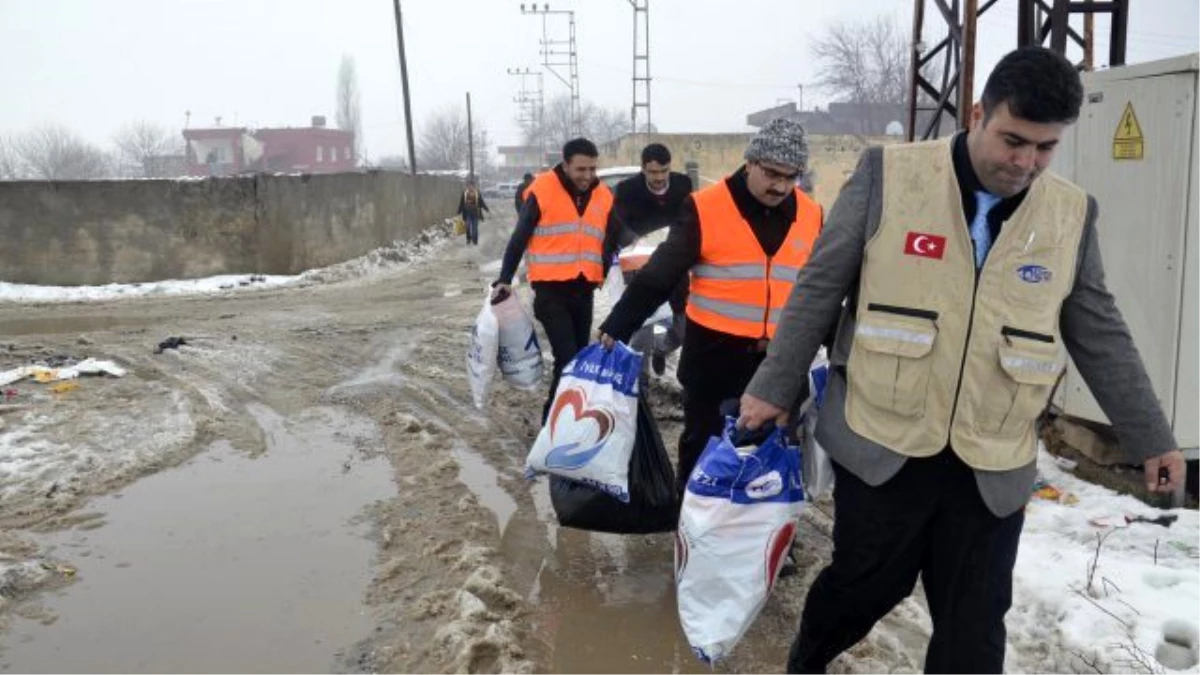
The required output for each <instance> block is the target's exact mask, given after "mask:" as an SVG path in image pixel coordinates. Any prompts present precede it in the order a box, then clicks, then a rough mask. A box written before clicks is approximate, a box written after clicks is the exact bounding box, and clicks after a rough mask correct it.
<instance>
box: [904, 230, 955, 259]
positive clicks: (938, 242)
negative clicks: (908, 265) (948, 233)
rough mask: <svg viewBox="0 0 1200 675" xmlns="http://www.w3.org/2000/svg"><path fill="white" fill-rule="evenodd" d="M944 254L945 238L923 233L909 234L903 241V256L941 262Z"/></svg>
mask: <svg viewBox="0 0 1200 675" xmlns="http://www.w3.org/2000/svg"><path fill="white" fill-rule="evenodd" d="M945 253H946V238H945V237H939V236H937V235H936V234H925V233H924V232H909V233H908V237H906V238H905V240H904V255H915V256H920V257H922V258H933V259H934V260H941V259H942V256H943V255H945Z"/></svg>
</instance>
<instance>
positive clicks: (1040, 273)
mask: <svg viewBox="0 0 1200 675" xmlns="http://www.w3.org/2000/svg"><path fill="white" fill-rule="evenodd" d="M1017 276H1019V277H1021V281H1024V282H1025V283H1027V284H1043V283H1046V282H1047V281H1050V280H1051V279H1053V278H1054V273H1053V272H1051V271H1050V270H1048V269H1046V268H1045V267H1042V266H1041V265H1022V266H1021V267H1018V268H1017Z"/></svg>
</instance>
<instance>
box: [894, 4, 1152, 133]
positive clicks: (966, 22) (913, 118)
mask: <svg viewBox="0 0 1200 675" xmlns="http://www.w3.org/2000/svg"><path fill="white" fill-rule="evenodd" d="M1014 1H1015V2H1016V4H1017V46H1022V47H1023V46H1025V45H1046V42H1047V39H1048V40H1049V45H1048V46H1049V47H1050V48H1051V49H1053V50H1054V51H1056V52H1058V53H1060V54H1063V55H1066V51H1067V39H1068V38H1070V39H1071V40H1072V41H1073V42H1075V44H1077V45H1079V46H1080V47H1082V48H1083V55H1084V56H1083V60H1082V61H1081V62H1080V63H1079V68H1080V69H1084V70H1089V69H1091V68H1092V60H1093V45H1094V35H1093V26H1094V15H1095V14H1111V15H1112V33H1111V35H1110V40H1109V57H1108V65H1110V66H1120V65H1124V64H1125V46H1126V39H1127V35H1128V28H1129V0H1112V1H1110V2H1096V1H1095V0H1014ZM999 2H1001V0H986V2H983V3H982V4H981V3H980V1H979V0H915V2H914V4H913V39H912V58H911V60H910V66H909V82H910V86H909V96H908V124H907V127H906V128H907V134H908V140H910V141H911V140H914V139H916V138H920V139H930V138H937V137H938V135H939V132H940V130H941V127H942V123H943V121H945V120H946V119H948V120H949V121H951V123H952V124H953V125H954V126H956V127H958V128H966V127H967V126H968V124H969V123H970V116H971V106H972V104H973V103H974V97H975V35H976V27H977V24H978V21H979V18H980V17H981V16H983V14H984V12H986V11H988V10H989V9H991V8H992V7H993V6H995V5H996V4H997V3H999ZM930 4H932V5H933V7H934V9H935V10H936V14H937V16H938V17H939V18H940V19H941V20H942V21H941V25H943V26H944V28H945V37H944V38H942V39H941V41H939V42H938V43H937V44H935V45H933V46H932V47H930V45H928V44H927V43H926V42H925V41H924V38H923V37H922V36H923V33H924V29H925V9H926V7H927V6H928V5H930ZM1073 14H1082V15H1083V17H1084V34H1083V35H1080V34H1079V33H1078V32H1077V31H1076V30H1075V29H1074V28H1072V27H1071V25H1070V17H1071V15H1073ZM938 60H940V61H941V62H942V66H941V68H940V73H941V77H940V80H941V84H940V86H938V85H937V84H935V83H934V82H931V81H930V76H929V75H928V73H929V71H930V70H931V67H934V66H935V64H936V62H937V61H938ZM933 69H934V70H937V69H936V68H933ZM932 79H935V80H936V79H939V78H938V77H936V76H934V77H932ZM919 113H925V115H920V114H919ZM918 125H920V126H921V130H920V133H918V128H917V127H918Z"/></svg>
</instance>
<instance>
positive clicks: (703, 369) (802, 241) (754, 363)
mask: <svg viewBox="0 0 1200 675" xmlns="http://www.w3.org/2000/svg"><path fill="white" fill-rule="evenodd" d="M745 159H746V164H745V165H744V166H743V167H742V168H740V169H738V170H737V171H736V172H735V173H734V174H733V175H731V176H729V177H727V178H725V180H723V181H720V182H719V183H715V184H713V185H710V186H708V187H706V188H704V189H702V190H700V191H699V192H695V193H693V194H692V195H690V196H689V197H688V198H687V199H686V200H685V201H684V202H683V207H682V209H681V212H680V217H679V220H678V221H677V222H676V224H674V225H672V226H671V230H670V233H669V234H668V235H667V240H666V241H665V242H663V243H662V244H660V245H659V246H658V248H657V249H656V250H655V252H654V254H653V255H652V256H651V258H650V260H649V262H647V263H646V265H645V267H643V268H642V269H641V271H640V272H638V275H637V277H635V278H634V280H633V281H632V282H631V283H630V285H629V287H628V288H627V289H626V291H625V293H624V295H622V296H621V300H620V301H619V302H618V303H617V305H616V306H615V307H614V308H613V311H612V313H611V314H609V316H608V318H607V319H606V320H605V321H604V323H603V325H601V327H600V331H601V341H602V342H603V343H604V344H605V345H611V344H612V343H613V342H614V341H615V340H622V341H628V340H629V337H630V336H631V335H632V334H633V332H634V331H636V330H637V329H638V328H639V327H640V326H641V325H642V322H643V321H645V320H646V318H647V317H649V316H650V315H651V314H653V313H654V311H655V309H656V308H657V307H658V306H659V305H661V304H662V303H663V302H665V301H666V300H667V299H668V298H669V297H670V295H671V293H672V291H673V290H674V289H675V287H676V286H677V284H678V283H679V282H680V281H681V280H682V279H683V277H684V275H685V274H690V275H691V294H690V295H689V297H688V301H687V311H686V313H687V326H686V328H685V330H684V338H683V351H682V353H681V354H680V359H679V371H678V377H679V382H680V384H682V385H683V416H684V428H683V434H682V435H681V436H680V439H679V471H678V472H677V473H676V476H675V479H676V490H677V492H678V494H680V495H682V494H683V490H684V488H685V487H686V486H687V480H688V475H689V474H690V473H691V472H692V469H693V468H694V467H695V464H696V460H697V459H699V457H700V453H701V452H702V451H703V450H704V446H705V445H706V444H707V443H708V439H709V437H711V436H719V435H720V434H721V432H722V429H723V424H724V418H723V416H722V414H721V410H720V408H721V404H722V402H724V401H727V400H729V399H736V398H738V397H740V396H741V395H742V393H743V390H744V389H745V388H746V384H747V383H749V382H750V378H751V377H752V376H753V375H754V371H755V369H756V368H758V364H759V363H761V362H762V360H763V358H764V357H765V355H766V349H767V344H768V342H769V341H770V340H771V338H772V337H774V335H775V322H776V319H777V318H778V315H779V312H780V310H781V309H782V308H783V305H784V303H785V302H786V301H787V298H788V295H789V294H790V293H791V290H792V284H793V283H794V282H795V280H796V275H797V273H798V272H799V271H800V268H801V267H803V266H804V263H805V262H807V261H808V255H809V252H810V251H811V250H812V247H813V243H814V242H815V241H816V238H817V235H818V234H820V232H821V219H822V214H821V207H820V206H819V205H818V204H817V203H816V202H815V201H813V200H812V199H811V198H809V197H808V196H807V195H805V194H804V193H803V192H802V191H801V190H799V189H798V188H797V187H796V180H797V178H799V176H800V175H801V173H802V172H804V171H805V170H807V168H808V142H807V140H806V138H805V133H804V129H803V128H802V127H801V126H800V125H799V124H797V123H795V122H792V121H789V120H782V119H780V120H774V121H772V122H770V123H769V124H767V125H766V126H764V127H763V128H762V129H761V130H760V132H759V133H758V135H757V136H755V137H754V139H752V140H751V141H750V144H749V146H748V147H747V148H746V153H745Z"/></svg>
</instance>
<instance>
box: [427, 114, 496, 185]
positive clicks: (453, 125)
mask: <svg viewBox="0 0 1200 675" xmlns="http://www.w3.org/2000/svg"><path fill="white" fill-rule="evenodd" d="M473 126H474V129H473V131H474V134H475V138H474V141H475V169H476V171H477V172H478V171H479V170H480V169H481V168H482V165H484V164H486V163H487V157H488V152H487V149H488V147H489V140H488V132H487V129H485V128H484V127H483V124H481V123H480V122H478V121H476V122H475V123H474V124H473ZM470 154H471V153H470V146H469V145H468V143H467V118H466V116H465V115H464V114H463V112H462V111H461V110H460V109H459V108H457V107H454V106H449V107H446V108H443V109H442V110H441V111H439V112H437V113H435V114H434V115H432V116H431V117H430V118H429V121H428V122H426V123H425V125H424V126H423V127H422V128H421V133H420V135H419V137H418V138H417V166H418V167H420V168H421V169H428V170H431V171H439V170H440V171H444V170H454V169H466V168H469V166H470Z"/></svg>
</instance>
